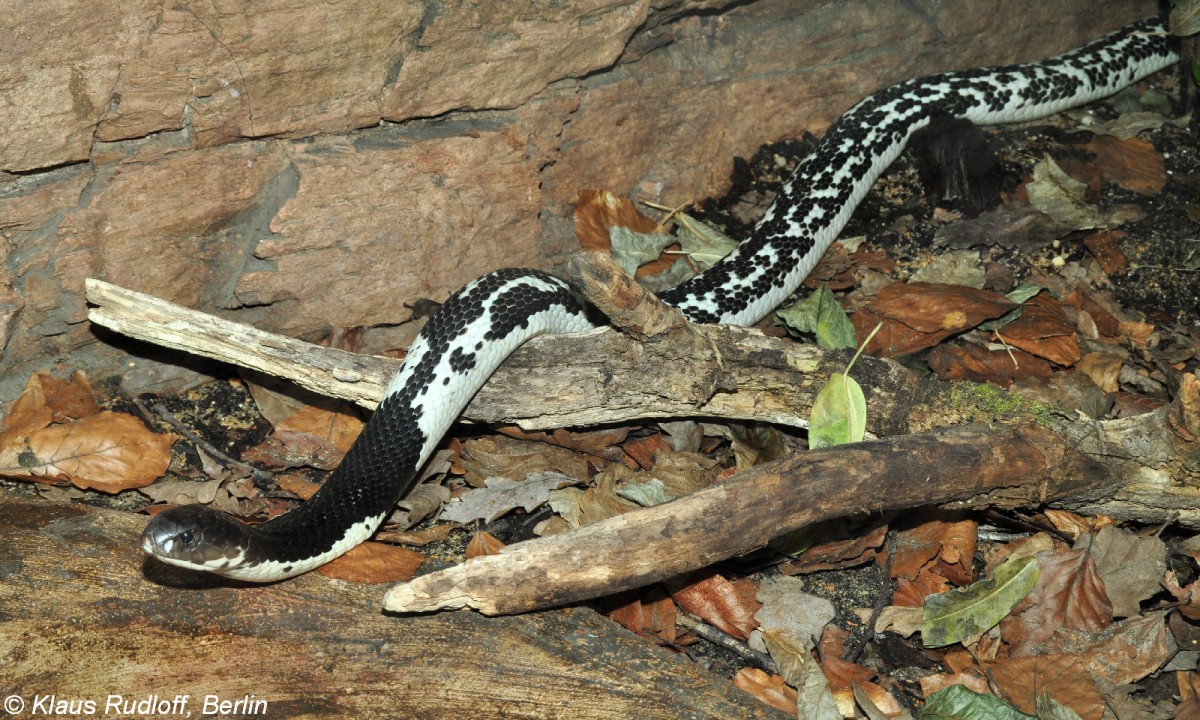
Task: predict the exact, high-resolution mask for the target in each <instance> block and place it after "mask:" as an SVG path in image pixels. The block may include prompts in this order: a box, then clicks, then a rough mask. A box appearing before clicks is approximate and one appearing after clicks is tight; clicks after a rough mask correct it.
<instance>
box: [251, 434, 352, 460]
mask: <svg viewBox="0 0 1200 720" xmlns="http://www.w3.org/2000/svg"><path fill="white" fill-rule="evenodd" d="M344 454H345V453H343V452H342V451H340V450H338V449H337V448H336V447H334V445H333V443H331V442H330V441H329V440H327V439H325V438H321V437H317V436H315V435H310V434H308V433H303V432H293V431H291V430H278V429H277V430H275V431H274V432H272V433H271V434H270V435H269V436H267V438H266V439H265V440H263V441H262V442H260V443H259V444H257V445H255V446H254V447H251V448H247V449H246V450H244V451H242V454H241V460H242V462H245V463H251V464H253V465H260V466H262V467H268V468H272V469H273V470H290V469H294V468H305V467H308V468H317V469H319V470H332V469H334V468H335V467H337V466H338V463H340V462H341V461H342V456H343V455H344Z"/></svg>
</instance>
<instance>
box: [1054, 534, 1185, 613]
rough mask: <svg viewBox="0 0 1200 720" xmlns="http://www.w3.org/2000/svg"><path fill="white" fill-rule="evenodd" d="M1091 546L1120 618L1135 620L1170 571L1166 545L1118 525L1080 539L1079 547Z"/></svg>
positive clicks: (1097, 572) (1153, 537) (1076, 544)
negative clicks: (1163, 577)
mask: <svg viewBox="0 0 1200 720" xmlns="http://www.w3.org/2000/svg"><path fill="white" fill-rule="evenodd" d="M1089 543H1090V545H1091V551H1092V557H1093V558H1095V560H1096V574H1097V575H1099V576H1100V579H1101V580H1103V581H1104V591H1105V594H1106V595H1107V596H1108V599H1109V601H1111V602H1112V609H1113V614H1114V615H1115V616H1117V617H1134V616H1135V615H1138V614H1139V613H1140V612H1141V603H1142V601H1143V600H1147V599H1149V598H1150V597H1151V596H1153V595H1155V594H1157V593H1158V592H1159V591H1160V590H1161V587H1160V585H1159V581H1160V580H1161V578H1162V576H1163V573H1165V572H1166V570H1167V546H1166V543H1164V542H1163V541H1162V540H1161V539H1159V538H1157V537H1155V536H1153V535H1150V536H1147V537H1142V536H1139V535H1135V534H1134V533H1132V532H1130V531H1128V530H1125V529H1124V528H1119V527H1115V526H1112V525H1110V526H1107V527H1103V528H1101V529H1100V530H1098V531H1097V532H1096V534H1095V535H1094V536H1092V537H1081V538H1079V540H1078V541H1077V542H1076V543H1075V546H1076V547H1082V546H1085V545H1087V544H1089Z"/></svg>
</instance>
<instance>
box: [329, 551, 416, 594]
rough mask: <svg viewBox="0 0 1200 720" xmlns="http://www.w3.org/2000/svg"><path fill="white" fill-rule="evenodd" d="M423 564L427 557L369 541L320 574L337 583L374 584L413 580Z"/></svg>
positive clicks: (330, 564) (338, 559) (333, 562)
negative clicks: (343, 581)
mask: <svg viewBox="0 0 1200 720" xmlns="http://www.w3.org/2000/svg"><path fill="white" fill-rule="evenodd" d="M423 562H425V556H424V555H422V554H421V553H419V552H416V551H415V550H409V549H408V548H402V547H396V546H395V545H386V544H384V543H380V542H372V541H370V540H368V541H367V542H365V543H363V544H361V545H358V546H356V547H355V548H354V549H352V550H351V551H350V552H348V553H346V554H345V555H343V556H341V557H339V558H337V559H335V560H333V561H332V562H330V563H327V564H325V565H322V566H321V567H319V568H317V572H319V573H321V574H322V575H324V576H325V577H330V578H334V579H336V580H345V581H347V582H353V583H362V584H371V585H374V584H376V583H394V582H404V581H406V580H411V579H412V577H413V575H415V574H416V573H417V568H419V567H420V566H421V563H423Z"/></svg>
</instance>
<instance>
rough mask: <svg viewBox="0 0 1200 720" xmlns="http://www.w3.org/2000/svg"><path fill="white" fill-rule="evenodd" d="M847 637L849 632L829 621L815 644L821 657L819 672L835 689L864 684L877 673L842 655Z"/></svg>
mask: <svg viewBox="0 0 1200 720" xmlns="http://www.w3.org/2000/svg"><path fill="white" fill-rule="evenodd" d="M848 637H850V633H849V632H847V631H846V630H844V629H842V628H840V627H838V626H837V625H834V624H833V623H830V624H828V625H826V626H825V630H824V631H823V632H822V633H821V641H820V642H819V643H818V644H817V654H818V655H819V657H820V658H821V660H820V666H821V672H823V673H825V678H826V679H827V680H829V687H830V688H832V689H833V690H835V691H836V690H841V689H844V688H850V687H853V686H854V685H856V684H857V685H866V684H867V683H869V682H870V681H871V680H873V679H874V678H875V676H876V675H878V674H879V673H877V672H875V671H874V670H872V669H870V668H868V667H863V666H862V665H859V664H858V663H855V662H851V661H849V660H846V659H845V658H843V657H842V655H843V654H844V653H845V649H844V648H845V643H846V638H848ZM872 699H874V698H872Z"/></svg>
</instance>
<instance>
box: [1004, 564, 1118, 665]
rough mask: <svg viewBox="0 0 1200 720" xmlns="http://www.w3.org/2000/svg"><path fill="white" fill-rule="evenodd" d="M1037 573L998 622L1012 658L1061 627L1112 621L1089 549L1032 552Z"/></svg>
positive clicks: (1035, 648)
mask: <svg viewBox="0 0 1200 720" xmlns="http://www.w3.org/2000/svg"><path fill="white" fill-rule="evenodd" d="M1035 557H1036V558H1037V560H1038V565H1039V568H1040V570H1039V574H1038V581H1037V585H1035V586H1034V588H1033V591H1032V592H1030V593H1029V595H1028V596H1026V598H1025V599H1024V600H1023V601H1021V603H1020V604H1019V605H1018V606H1017V607H1016V608H1015V609H1014V610H1013V613H1012V614H1011V615H1009V616H1008V617H1007V618H1005V619H1004V620H1002V621H1001V622H1000V630H1001V634H1002V635H1003V637H1004V639H1005V640H1006V641H1008V642H1009V643H1010V651H1009V652H1010V655H1011V656H1012V657H1014V658H1015V657H1024V656H1028V655H1033V654H1036V653H1037V652H1039V650H1040V648H1041V647H1042V645H1043V644H1044V643H1045V642H1046V641H1047V640H1049V639H1050V637H1051V636H1052V635H1054V633H1055V632H1057V631H1058V630H1060V629H1066V630H1087V631H1091V632H1098V631H1100V630H1103V629H1104V628H1106V627H1108V626H1109V625H1110V624H1111V623H1112V619H1113V614H1112V603H1110V602H1109V599H1108V595H1107V594H1106V593H1105V591H1104V581H1103V580H1101V579H1100V576H1099V574H1098V573H1097V572H1096V562H1095V558H1094V557H1093V556H1092V553H1091V552H1090V551H1089V549H1088V548H1086V547H1082V548H1077V549H1074V550H1068V551H1066V552H1061V553H1056V552H1043V553H1039V554H1037V555H1036V556H1035Z"/></svg>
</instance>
